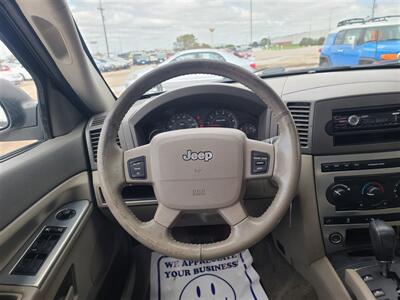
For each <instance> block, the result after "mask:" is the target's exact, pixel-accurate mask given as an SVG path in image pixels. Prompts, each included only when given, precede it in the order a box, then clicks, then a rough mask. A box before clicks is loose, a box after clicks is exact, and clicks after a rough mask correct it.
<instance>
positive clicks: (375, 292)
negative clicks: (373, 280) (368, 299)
mask: <svg viewBox="0 0 400 300" xmlns="http://www.w3.org/2000/svg"><path fill="white" fill-rule="evenodd" d="M372 295H374V297H375V298H378V297H383V296H385V292H384V291H383V290H382V289H376V290H373V291H372Z"/></svg>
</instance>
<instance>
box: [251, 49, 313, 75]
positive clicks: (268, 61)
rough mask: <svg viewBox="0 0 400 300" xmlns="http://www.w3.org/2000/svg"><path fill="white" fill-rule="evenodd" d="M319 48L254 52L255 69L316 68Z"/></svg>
mask: <svg viewBox="0 0 400 300" xmlns="http://www.w3.org/2000/svg"><path fill="white" fill-rule="evenodd" d="M319 48H321V46H310V47H301V48H295V49H282V50H261V51H254V57H255V61H256V65H257V69H264V68H276V67H282V66H285V67H286V68H299V67H304V68H306V67H316V66H318V63H319V51H318V49H319Z"/></svg>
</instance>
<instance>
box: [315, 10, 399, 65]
mask: <svg viewBox="0 0 400 300" xmlns="http://www.w3.org/2000/svg"><path fill="white" fill-rule="evenodd" d="M396 60H400V16H387V17H379V18H374V19H369V20H365V19H361V18H357V19H349V20H344V21H341V22H339V23H338V27H337V28H336V29H335V30H333V31H331V32H330V33H329V34H328V36H327V38H326V40H325V43H324V45H323V47H322V48H321V50H320V60H319V65H320V66H321V67H332V66H333V67H334V66H354V65H360V64H373V63H378V62H381V61H396Z"/></svg>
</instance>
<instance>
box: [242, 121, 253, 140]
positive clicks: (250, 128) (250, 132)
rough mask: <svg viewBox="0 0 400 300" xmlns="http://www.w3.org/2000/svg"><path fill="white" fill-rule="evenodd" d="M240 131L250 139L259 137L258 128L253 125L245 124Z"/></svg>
mask: <svg viewBox="0 0 400 300" xmlns="http://www.w3.org/2000/svg"><path fill="white" fill-rule="evenodd" d="M239 129H240V130H241V131H243V132H244V133H245V134H246V135H247V137H248V138H249V139H255V138H256V137H257V127H256V126H255V125H254V124H251V123H243V124H242V125H240V127H239Z"/></svg>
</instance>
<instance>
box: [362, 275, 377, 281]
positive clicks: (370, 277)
mask: <svg viewBox="0 0 400 300" xmlns="http://www.w3.org/2000/svg"><path fill="white" fill-rule="evenodd" d="M361 278H362V280H364V282H369V281H372V280H374V277H373V276H372V275H370V274H367V275H364V276H362V277H361Z"/></svg>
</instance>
